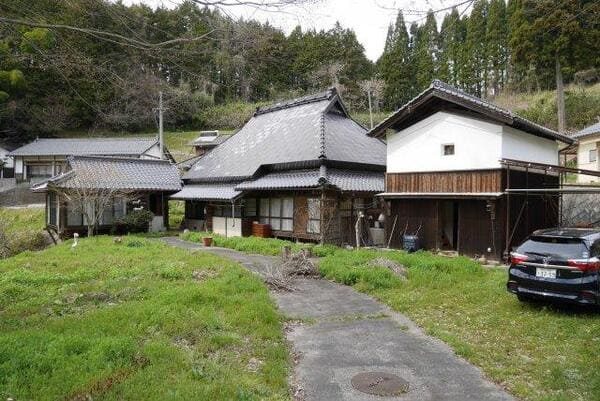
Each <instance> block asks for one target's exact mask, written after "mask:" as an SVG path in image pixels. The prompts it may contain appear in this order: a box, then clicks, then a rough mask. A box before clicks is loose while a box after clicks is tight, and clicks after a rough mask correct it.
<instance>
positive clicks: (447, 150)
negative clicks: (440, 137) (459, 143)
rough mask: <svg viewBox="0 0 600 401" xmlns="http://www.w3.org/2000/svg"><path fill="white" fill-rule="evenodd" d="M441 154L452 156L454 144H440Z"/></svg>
mask: <svg viewBox="0 0 600 401" xmlns="http://www.w3.org/2000/svg"><path fill="white" fill-rule="evenodd" d="M442 154H443V155H444V156H452V155H453V154H454V144H453V143H449V144H446V145H442Z"/></svg>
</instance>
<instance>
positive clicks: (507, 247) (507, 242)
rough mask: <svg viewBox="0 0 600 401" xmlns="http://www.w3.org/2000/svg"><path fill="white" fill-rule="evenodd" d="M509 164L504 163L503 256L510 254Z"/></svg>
mask: <svg viewBox="0 0 600 401" xmlns="http://www.w3.org/2000/svg"><path fill="white" fill-rule="evenodd" d="M509 189H510V165H506V189H505V192H506V222H505V224H506V235H505V238H504V243H505V248H504V256H505V257H508V255H509V254H510V192H509V191H508V190H509Z"/></svg>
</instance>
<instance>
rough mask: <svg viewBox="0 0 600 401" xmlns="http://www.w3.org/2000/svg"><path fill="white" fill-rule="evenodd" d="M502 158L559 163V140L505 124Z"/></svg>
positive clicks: (503, 128)
mask: <svg viewBox="0 0 600 401" xmlns="http://www.w3.org/2000/svg"><path fill="white" fill-rule="evenodd" d="M502 158H504V159H515V160H524V161H528V162H534V163H543V164H554V165H557V164H558V142H556V141H555V140H553V139H545V138H540V137H539V136H534V135H530V134H527V133H525V132H523V131H520V130H517V129H514V128H513V127H508V126H503V127H502Z"/></svg>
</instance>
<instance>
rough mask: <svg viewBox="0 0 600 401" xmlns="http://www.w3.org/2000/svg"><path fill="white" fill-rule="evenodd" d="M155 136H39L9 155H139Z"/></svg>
mask: <svg viewBox="0 0 600 401" xmlns="http://www.w3.org/2000/svg"><path fill="white" fill-rule="evenodd" d="M157 142H158V141H157V139H156V138H41V139H36V140H35V141H33V142H31V143H28V144H27V145H24V146H21V147H20V148H17V149H15V150H14V151H12V152H11V153H10V155H11V156H46V155H49V156H84V155H94V156H124V155H131V156H133V155H141V154H142V153H144V152H146V151H147V150H148V149H149V148H151V147H152V146H153V145H155V144H156V143H157Z"/></svg>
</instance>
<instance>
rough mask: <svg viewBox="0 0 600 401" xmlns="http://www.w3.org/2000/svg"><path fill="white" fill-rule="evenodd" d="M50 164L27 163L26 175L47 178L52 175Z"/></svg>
mask: <svg viewBox="0 0 600 401" xmlns="http://www.w3.org/2000/svg"><path fill="white" fill-rule="evenodd" d="M52 175H53V174H52V165H51V164H28V165H27V177H28V178H49V177H52Z"/></svg>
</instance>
